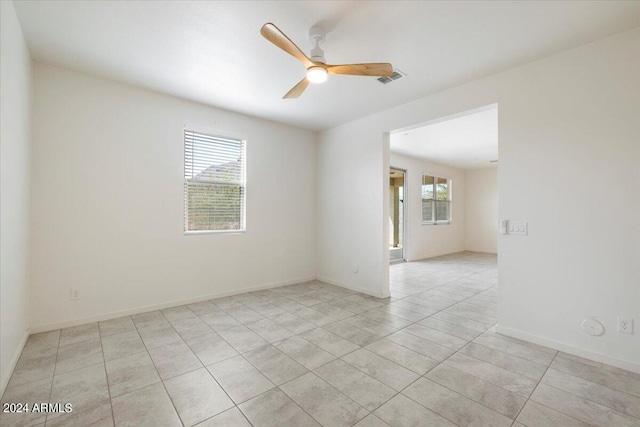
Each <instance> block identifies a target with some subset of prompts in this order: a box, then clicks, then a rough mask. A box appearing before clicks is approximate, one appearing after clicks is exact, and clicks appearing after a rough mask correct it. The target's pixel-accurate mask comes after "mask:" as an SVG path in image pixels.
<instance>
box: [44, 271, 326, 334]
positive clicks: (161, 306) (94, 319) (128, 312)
mask: <svg viewBox="0 0 640 427" xmlns="http://www.w3.org/2000/svg"><path fill="white" fill-rule="evenodd" d="M315 279H316V278H315V276H311V277H302V278H300V279H295V280H289V281H286V282H277V283H267V284H263V285H259V286H252V287H249V288H242V289H237V290H233V291H227V292H218V293H216V294H210V295H203V296H199V297H194V298H187V299H183V300H177V301H171V302H166V303H162V304H154V305H147V306H144V307H137V308H132V309H128V310H122V311H115V312H111V313H105V314H100V315H97V316H90V317H83V318H80V319H73V320H66V321H64V322H56V323H48V324H45V325H38V326H33V327H32V328H31V333H34V334H36V333H39V332H47V331H55V330H56V329H61V328H70V327H72V326H79V325H84V324H86V323H93V322H103V321H105V320H111V319H117V318H118V317H123V316H131V315H132V314H140V313H146V312H147V311H154V310H162V309H164V308H170V307H176V306H178V305H185V304H194V303H197V302H201V301H207V300H210V299H215V298H224V297H229V296H233V295H239V294H245V293H247V292H253V291H261V290H264V289H271V288H277V287H279V286H286V285H294V284H296V283H303V282H308V281H310V280H315Z"/></svg>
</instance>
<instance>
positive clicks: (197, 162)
mask: <svg viewBox="0 0 640 427" xmlns="http://www.w3.org/2000/svg"><path fill="white" fill-rule="evenodd" d="M244 230H245V141H244V140H242V139H237V138H231V137H226V136H220V135H212V134H208V133H201V132H197V131H193V130H188V129H185V131H184V231H185V232H187V233H191V232H239V231H244Z"/></svg>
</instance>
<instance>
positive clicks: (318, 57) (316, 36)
mask: <svg viewBox="0 0 640 427" xmlns="http://www.w3.org/2000/svg"><path fill="white" fill-rule="evenodd" d="M326 39H327V32H326V31H325V30H324V28H322V27H321V26H319V25H314V26H313V27H311V28H310V29H309V42H311V44H312V45H313V46H314V47H313V48H312V49H311V60H312V61H314V62H322V63H323V64H326V63H327V61H326V60H325V59H324V50H322V48H321V47H320V45H321V44H322V43H324V42H325V40H326Z"/></svg>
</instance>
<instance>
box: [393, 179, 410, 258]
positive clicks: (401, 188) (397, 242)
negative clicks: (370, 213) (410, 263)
mask: <svg viewBox="0 0 640 427" xmlns="http://www.w3.org/2000/svg"><path fill="white" fill-rule="evenodd" d="M406 173H407V171H406V170H404V169H398V168H393V167H392V168H390V170H389V231H390V233H389V261H390V262H400V261H404V260H405V259H406V258H405V254H404V247H405V244H404V242H405V223H406V219H405V214H406V206H405V192H406V179H405V178H406Z"/></svg>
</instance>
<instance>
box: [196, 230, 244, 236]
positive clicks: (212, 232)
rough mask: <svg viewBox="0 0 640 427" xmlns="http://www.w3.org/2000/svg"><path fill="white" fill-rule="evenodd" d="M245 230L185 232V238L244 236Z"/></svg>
mask: <svg viewBox="0 0 640 427" xmlns="http://www.w3.org/2000/svg"><path fill="white" fill-rule="evenodd" d="M246 232H247V230H203V231H185V232H184V235H185V236H198V235H201V234H245V233H246Z"/></svg>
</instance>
